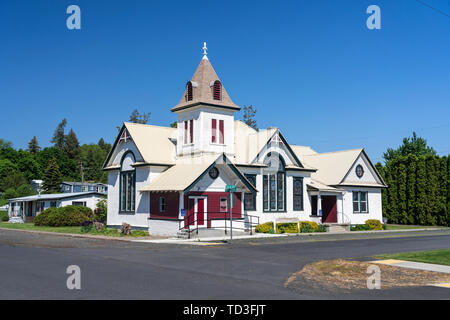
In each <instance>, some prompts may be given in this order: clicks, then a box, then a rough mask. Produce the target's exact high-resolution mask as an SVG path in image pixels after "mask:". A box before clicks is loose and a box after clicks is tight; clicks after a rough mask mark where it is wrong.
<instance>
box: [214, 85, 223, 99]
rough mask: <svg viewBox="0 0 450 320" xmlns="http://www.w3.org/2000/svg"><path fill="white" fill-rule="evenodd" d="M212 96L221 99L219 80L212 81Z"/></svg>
mask: <svg viewBox="0 0 450 320" xmlns="http://www.w3.org/2000/svg"><path fill="white" fill-rule="evenodd" d="M213 98H214V100H222V84H221V83H220V81H219V80H216V81H214V85H213Z"/></svg>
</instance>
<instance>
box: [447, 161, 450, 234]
mask: <svg viewBox="0 0 450 320" xmlns="http://www.w3.org/2000/svg"><path fill="white" fill-rule="evenodd" d="M447 226H449V227H450V155H448V156H447Z"/></svg>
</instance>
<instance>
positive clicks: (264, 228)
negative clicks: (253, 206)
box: [255, 222, 274, 233]
mask: <svg viewBox="0 0 450 320" xmlns="http://www.w3.org/2000/svg"><path fill="white" fill-rule="evenodd" d="M255 231H256V232H258V233H274V230H273V222H266V223H262V224H258V225H257V226H256V227H255Z"/></svg>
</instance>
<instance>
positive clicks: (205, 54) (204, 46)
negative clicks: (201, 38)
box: [202, 42, 208, 60]
mask: <svg viewBox="0 0 450 320" xmlns="http://www.w3.org/2000/svg"><path fill="white" fill-rule="evenodd" d="M202 49H203V59H206V60H208V57H207V54H208V53H207V52H206V50H208V48H207V47H206V42H203V48H202Z"/></svg>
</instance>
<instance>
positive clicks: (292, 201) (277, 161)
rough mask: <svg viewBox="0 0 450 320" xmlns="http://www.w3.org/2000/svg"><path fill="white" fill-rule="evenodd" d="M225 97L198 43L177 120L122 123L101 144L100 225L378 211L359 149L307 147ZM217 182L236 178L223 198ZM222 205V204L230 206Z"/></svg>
mask: <svg viewBox="0 0 450 320" xmlns="http://www.w3.org/2000/svg"><path fill="white" fill-rule="evenodd" d="M239 110H240V107H239V106H237V105H236V104H234V103H233V101H232V100H231V98H230V96H229V94H228V92H227V91H226V90H225V87H224V86H223V84H222V82H221V81H220V79H219V77H218V76H217V74H216V72H215V71H214V69H213V67H212V65H211V63H210V61H209V59H208V57H207V55H206V50H205V52H204V56H203V59H202V60H201V62H200V64H199V66H198V68H197V70H196V71H195V73H194V76H193V77H192V80H191V81H189V82H187V84H186V89H185V92H184V94H183V97H182V99H181V101H180V102H179V103H178V104H177V105H176V106H174V107H173V108H172V109H171V111H172V112H174V113H176V115H177V117H178V119H177V128H171V127H160V126H153V125H144V124H135V123H124V124H123V126H122V128H121V130H120V132H119V134H118V136H117V138H116V140H115V142H114V145H113V147H112V149H111V152H110V153H109V155H108V157H107V159H106V161H105V164H104V170H106V171H107V172H108V217H107V223H108V225H109V226H120V225H121V224H122V223H124V222H125V223H129V224H130V225H132V226H133V227H135V228H148V229H149V232H150V234H153V235H169V236H170V235H176V234H177V233H178V232H179V231H180V230H183V229H189V230H191V229H198V228H216V229H217V228H219V229H221V228H229V218H230V210H231V211H232V218H233V228H236V229H240V230H242V229H251V228H253V227H254V226H255V225H256V224H258V223H264V222H269V221H275V220H279V221H282V220H283V219H284V220H286V221H287V220H289V219H296V220H302V221H305V220H309V221H315V222H317V223H323V224H363V223H364V222H365V221H366V220H368V219H377V220H380V221H382V206H381V190H382V189H383V188H385V187H386V185H385V183H384V182H383V180H382V178H381V176H380V175H379V173H378V172H377V170H376V169H375V167H374V165H373V164H372V162H371V161H370V159H369V157H368V156H367V154H366V152H365V151H364V149H353V150H345V151H336V152H329V153H317V152H315V151H314V150H313V149H311V148H310V147H306V146H298V145H291V144H289V143H288V141H287V140H286V139H285V137H284V136H283V134H282V132H281V130H280V129H279V128H274V127H269V128H267V129H265V130H261V129H260V130H255V129H253V128H251V127H249V126H247V125H246V124H245V123H243V122H242V121H239V120H235V119H234V115H235V113H236V112H237V111H239ZM226 186H236V190H235V192H234V193H233V201H231V203H230V201H228V193H227V192H225V188H226ZM230 207H231V208H230Z"/></svg>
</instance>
